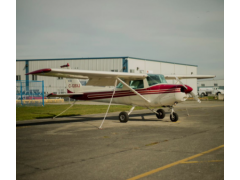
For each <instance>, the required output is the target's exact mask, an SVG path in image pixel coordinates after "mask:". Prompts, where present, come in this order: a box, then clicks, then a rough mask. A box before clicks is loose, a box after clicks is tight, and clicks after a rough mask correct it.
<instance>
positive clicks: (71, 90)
mask: <svg viewBox="0 0 240 180" xmlns="http://www.w3.org/2000/svg"><path fill="white" fill-rule="evenodd" d="M30 74H34V75H39V76H52V77H63V78H66V86H67V93H66V94H53V93H51V94H49V95H48V97H70V98H72V99H75V100H90V101H99V102H110V103H109V107H110V105H111V102H113V103H117V104H125V105H131V106H132V108H131V109H130V111H129V112H128V113H127V112H121V113H120V114H119V121H120V122H122V123H126V122H127V121H128V120H129V115H130V114H131V113H132V111H133V110H134V108H135V106H143V107H147V108H148V109H149V110H151V111H152V112H153V113H155V114H156V117H157V118H158V119H163V118H164V117H165V111H164V110H163V109H158V110H154V109H151V108H157V107H169V108H170V109H171V113H170V119H171V121H173V122H176V121H177V120H178V114H177V113H175V112H174V108H173V105H176V104H177V103H181V102H184V101H186V99H187V98H188V97H189V95H191V96H192V97H193V98H194V99H195V100H197V101H198V102H199V103H200V102H201V101H200V100H199V99H198V97H197V96H196V95H195V94H194V93H193V92H192V90H193V89H192V88H191V87H190V86H188V85H185V84H183V83H182V81H181V79H205V78H214V77H215V75H162V74H137V73H124V72H103V71H87V70H76V69H70V66H69V64H68V63H67V64H66V65H63V66H61V69H57V68H45V69H40V70H36V71H33V72H30V73H27V74H26V75H30ZM79 79H89V81H88V83H87V86H82V85H81V83H80V81H79ZM169 79H174V80H176V81H177V82H176V84H168V83H167V81H166V80H169ZM177 83H179V84H177ZM113 86H114V87H113ZM109 107H108V109H109ZM107 113H108V110H107V112H106V115H107ZM106 115H105V117H106ZM104 119H105V118H104Z"/></svg>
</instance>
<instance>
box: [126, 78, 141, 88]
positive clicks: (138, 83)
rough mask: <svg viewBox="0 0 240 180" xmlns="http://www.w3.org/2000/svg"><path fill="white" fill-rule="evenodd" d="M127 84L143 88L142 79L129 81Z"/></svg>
mask: <svg viewBox="0 0 240 180" xmlns="http://www.w3.org/2000/svg"><path fill="white" fill-rule="evenodd" d="M129 86H130V87H131V88H133V89H139V88H143V80H133V81H130V83H129Z"/></svg>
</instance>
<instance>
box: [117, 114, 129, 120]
mask: <svg viewBox="0 0 240 180" xmlns="http://www.w3.org/2000/svg"><path fill="white" fill-rule="evenodd" d="M118 117H119V121H120V122H121V123H126V122H128V119H129V116H128V113H126V112H121V113H120V114H119V116H118Z"/></svg>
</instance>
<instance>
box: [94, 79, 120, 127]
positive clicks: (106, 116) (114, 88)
mask: <svg viewBox="0 0 240 180" xmlns="http://www.w3.org/2000/svg"><path fill="white" fill-rule="evenodd" d="M116 86H117V79H116V80H115V85H114V89H113V94H112V98H111V100H110V103H109V106H108V109H107V112H106V114H105V117H104V118H103V121H102V124H101V125H100V126H99V128H98V129H102V125H103V123H104V121H105V118H106V117H107V114H108V110H109V108H110V106H111V103H112V99H113V96H114V94H115V91H116Z"/></svg>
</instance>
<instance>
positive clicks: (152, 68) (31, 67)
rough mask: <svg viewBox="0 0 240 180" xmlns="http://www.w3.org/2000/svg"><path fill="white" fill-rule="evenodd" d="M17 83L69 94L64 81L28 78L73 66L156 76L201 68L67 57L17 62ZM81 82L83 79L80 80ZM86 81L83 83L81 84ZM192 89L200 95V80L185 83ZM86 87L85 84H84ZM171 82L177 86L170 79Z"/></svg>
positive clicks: (125, 59) (129, 59)
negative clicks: (36, 84)
mask: <svg viewBox="0 0 240 180" xmlns="http://www.w3.org/2000/svg"><path fill="white" fill-rule="evenodd" d="M16 63H17V64H16V80H38V81H44V92H45V94H49V93H52V92H55V93H58V94H60V93H67V89H66V85H65V81H64V79H62V78H56V77H44V76H36V75H30V76H29V75H25V74H26V73H28V72H31V71H35V70H38V69H43V68H60V66H62V65H65V64H67V63H69V65H70V67H71V68H72V69H79V70H94V71H112V72H126V73H154V74H164V75H173V74H176V75H197V65H191V64H181V63H173V62H166V61H159V60H150V59H142V58H134V57H128V56H125V57H98V58H63V59H21V60H20V59H18V60H16ZM80 81H81V80H80ZM81 82H82V81H81ZM182 82H183V83H184V84H187V85H189V86H191V87H192V88H193V89H194V90H193V92H194V93H195V94H197V79H187V80H182ZM82 83H83V84H85V82H82ZM168 83H174V80H169V81H168Z"/></svg>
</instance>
